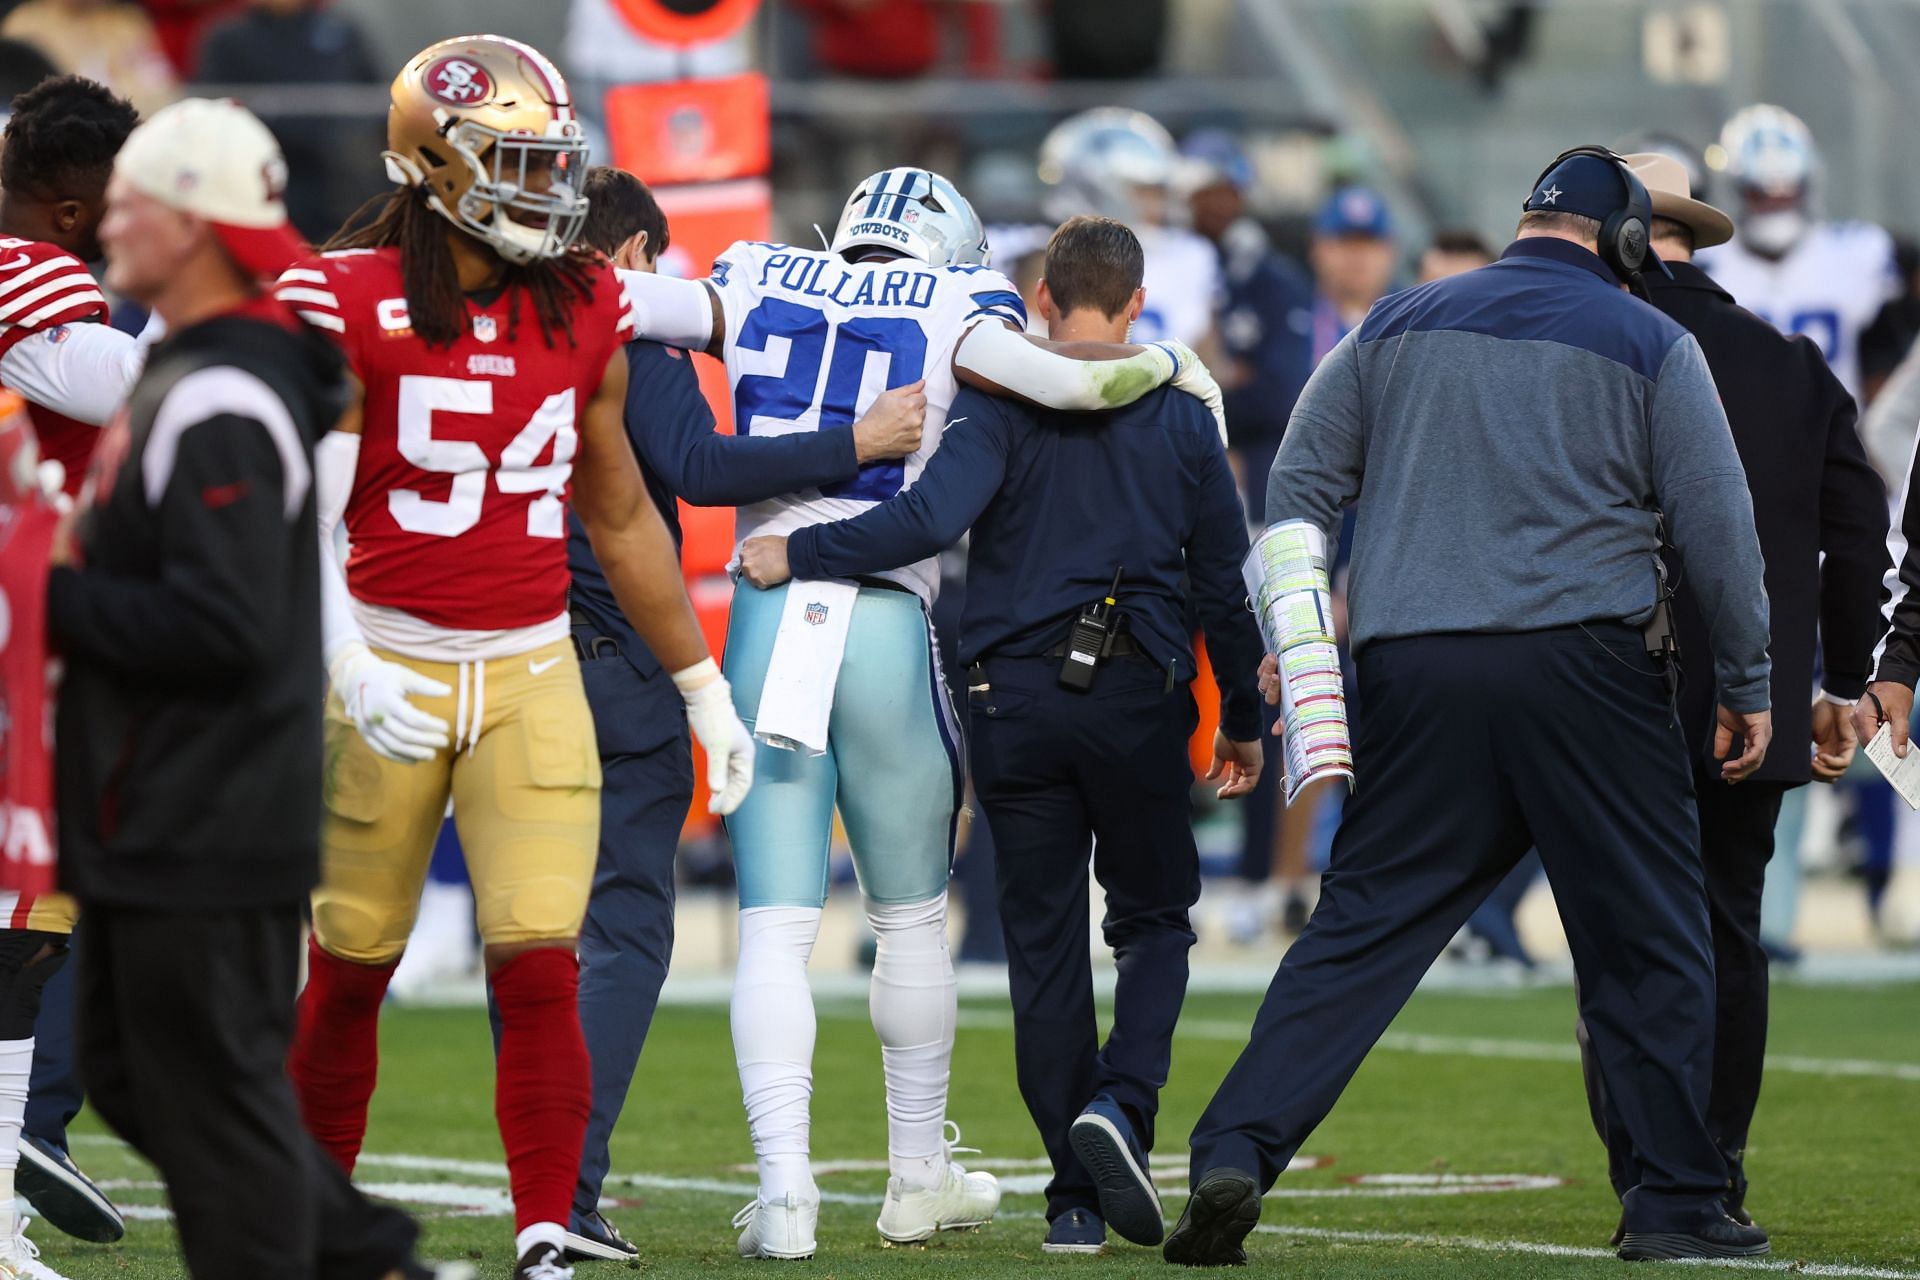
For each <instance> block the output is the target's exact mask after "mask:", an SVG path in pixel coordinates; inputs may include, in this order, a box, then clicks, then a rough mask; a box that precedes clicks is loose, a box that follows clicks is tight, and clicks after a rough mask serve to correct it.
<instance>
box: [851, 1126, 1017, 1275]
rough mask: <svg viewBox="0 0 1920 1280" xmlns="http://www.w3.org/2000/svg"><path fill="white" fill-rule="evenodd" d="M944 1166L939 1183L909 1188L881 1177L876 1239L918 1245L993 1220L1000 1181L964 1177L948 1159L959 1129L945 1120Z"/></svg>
mask: <svg viewBox="0 0 1920 1280" xmlns="http://www.w3.org/2000/svg"><path fill="white" fill-rule="evenodd" d="M947 1128H948V1129H949V1130H950V1131H951V1132H950V1136H949V1138H948V1140H947V1167H946V1171H945V1173H944V1175H943V1176H942V1178H941V1180H940V1185H939V1186H937V1187H932V1188H924V1187H909V1186H908V1185H907V1184H906V1183H904V1182H902V1181H900V1179H898V1178H888V1179H887V1200H886V1203H885V1204H883V1205H881V1206H880V1221H879V1222H877V1223H875V1224H874V1225H875V1226H877V1227H879V1228H880V1235H881V1236H882V1237H883V1238H884V1239H886V1240H887V1241H888V1242H890V1243H892V1244H921V1243H923V1242H925V1241H927V1240H930V1239H932V1238H933V1235H934V1233H935V1232H937V1231H971V1230H973V1229H974V1228H975V1227H984V1226H986V1225H987V1224H988V1223H989V1222H992V1221H993V1213H994V1210H996V1209H998V1208H999V1207H1000V1180H999V1179H998V1178H996V1177H994V1176H993V1175H992V1174H990V1173H969V1172H968V1171H967V1170H966V1169H964V1168H962V1167H961V1166H960V1165H959V1164H958V1163H956V1162H955V1161H954V1159H953V1153H954V1152H955V1151H957V1150H971V1148H966V1147H959V1146H956V1145H955V1144H957V1143H958V1142H959V1141H960V1127H959V1126H958V1125H956V1124H954V1123H953V1121H951V1120H949V1121H947Z"/></svg>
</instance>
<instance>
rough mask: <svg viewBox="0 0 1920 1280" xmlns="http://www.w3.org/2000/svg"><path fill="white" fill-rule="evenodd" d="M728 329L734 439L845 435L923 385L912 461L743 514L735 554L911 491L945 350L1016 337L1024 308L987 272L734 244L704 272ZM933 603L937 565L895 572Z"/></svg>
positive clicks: (949, 394) (946, 364)
mask: <svg viewBox="0 0 1920 1280" xmlns="http://www.w3.org/2000/svg"><path fill="white" fill-rule="evenodd" d="M711 279H712V283H713V285H714V287H715V288H717V289H718V290H719V291H720V297H721V300H722V304H723V308H724V310H725V313H726V321H727V342H726V363H727V378H728V381H729V382H730V383H731V384H732V386H733V412H734V422H735V424H736V425H735V429H736V430H737V431H739V432H740V433H741V434H743V435H788V434H791V433H793V432H796V431H818V430H820V429H822V428H823V427H839V426H847V425H850V424H851V423H853V422H856V421H858V420H859V418H860V415H861V414H863V413H865V412H866V411H867V409H868V407H869V406H871V405H872V404H873V402H874V400H875V398H877V397H878V396H879V395H880V393H881V392H882V391H886V390H889V389H891V388H893V387H902V386H906V385H907V384H909V383H912V382H917V381H919V380H920V379H921V378H923V377H924V378H925V379H926V381H927V386H926V396H927V419H926V428H925V430H924V432H923V434H922V436H921V439H920V447H919V449H917V450H916V451H915V452H914V453H913V454H912V455H911V456H910V457H907V458H896V459H893V460H891V461H883V462H873V463H868V464H867V465H865V466H863V467H861V468H860V471H859V474H858V475H856V476H854V478H853V479H851V480H846V481H842V482H840V483H838V484H833V485H828V486H826V487H825V488H822V489H807V490H802V491H801V492H799V493H792V494H787V495H784V496H782V497H779V498H774V499H771V500H769V501H766V502H756V503H754V504H753V505H751V506H746V507H741V508H740V509H739V511H738V513H737V515H736V518H735V525H734V532H735V535H736V537H737V538H738V539H739V540H740V541H741V542H744V541H746V540H747V539H748V538H751V537H754V536H756V535H759V534H774V535H778V534H786V533H791V532H793V530H795V529H799V528H802V527H804V526H806V525H810V524H822V523H825V522H826V521H829V520H844V519H846V518H847V517H849V516H856V515H859V514H860V513H861V512H862V511H865V510H867V509H868V508H870V507H872V506H874V505H876V504H878V503H881V502H885V501H886V500H887V499H889V498H891V497H893V496H894V495H895V494H897V493H899V492H900V491H901V490H902V489H905V488H907V487H908V486H910V485H912V484H913V482H914V481H915V480H917V479H918V478H919V476H920V472H921V469H922V468H923V467H925V466H926V462H927V459H928V458H929V457H930V456H932V454H933V451H934V450H935V449H937V448H938V447H939V446H940V436H941V433H942V431H943V430H944V429H945V427H946V424H947V410H948V409H949V408H950V407H951V406H952V404H953V397H954V394H955V392H956V391H957V390H958V388H957V387H956V385H955V383H954V377H953V351H954V348H955V347H956V346H957V345H959V342H960V339H961V337H962V336H964V335H965V334H966V332H967V330H969V329H971V328H972V327H973V326H974V325H976V324H979V323H981V322H983V321H985V322H987V323H993V324H997V323H999V322H1001V321H1003V320H1004V321H1006V322H1008V323H1010V324H1012V325H1013V326H1014V327H1016V328H1020V329H1024V328H1026V323H1027V311H1026V307H1025V306H1024V305H1023V304H1022V303H1021V301H1020V293H1019V291H1018V290H1016V289H1015V288H1014V287H1013V284H1012V282H1010V281H1009V280H1008V279H1007V278H1006V277H1005V276H1003V275H1001V274H1000V273H999V272H997V271H993V270H991V269H989V268H986V267H973V266H967V267H930V266H927V265H926V264H925V263H922V262H918V261H915V260H913V259H910V258H895V259H891V260H888V261H885V262H848V261H846V260H845V259H843V258H841V257H839V256H837V255H835V254H831V253H825V252H821V251H818V250H810V249H796V248H793V247H791V246H789V245H779V244H762V243H757V242H749V241H742V242H740V243H738V244H735V245H734V246H732V247H731V248H729V249H728V250H727V251H726V252H725V253H723V254H721V255H720V258H719V259H718V260H717V261H716V262H715V263H714V264H713V275H712V277H711ZM882 576H884V577H887V578H890V579H892V580H894V581H896V582H899V583H901V584H902V585H903V586H906V587H909V588H910V589H912V590H913V591H914V592H916V593H917V594H918V595H919V596H920V597H921V599H923V600H926V601H929V602H931V601H932V599H933V597H934V594H935V592H936V590H937V589H938V586H939V571H938V569H937V567H936V566H935V562H934V561H932V560H923V561H920V562H919V563H917V564H911V565H908V566H906V567H905V568H903V569H896V570H890V571H888V572H887V573H885V574H883V575H882Z"/></svg>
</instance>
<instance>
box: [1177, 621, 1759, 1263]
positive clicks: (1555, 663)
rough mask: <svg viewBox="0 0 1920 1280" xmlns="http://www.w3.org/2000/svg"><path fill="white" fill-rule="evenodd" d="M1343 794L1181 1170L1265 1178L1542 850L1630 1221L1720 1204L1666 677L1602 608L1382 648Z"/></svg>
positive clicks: (1707, 1011) (1699, 890) (1685, 803)
mask: <svg viewBox="0 0 1920 1280" xmlns="http://www.w3.org/2000/svg"><path fill="white" fill-rule="evenodd" d="M1358 678H1359V684H1360V686H1361V687H1362V688H1363V689H1364V690H1365V696H1366V704H1367V714H1366V715H1365V716H1364V717H1362V718H1361V720H1360V721H1359V723H1358V731H1357V734H1356V737H1355V742H1354V764H1355V776H1356V781H1357V784H1358V786H1357V790H1356V792H1355V795H1354V799H1353V801H1352V803H1351V804H1350V805H1349V806H1348V808H1347V811H1346V819H1345V821H1344V822H1343V823H1342V824H1341V827H1340V832H1339V834H1338V836H1337V837H1336V838H1335V840H1334V846H1333V856H1332V859H1331V861H1330V863H1329V866H1328V870H1327V875H1326V876H1325V878H1324V879H1323V880H1322V882H1321V889H1320V902H1319V905H1318V907H1317V908H1316V909H1315V910H1314V913H1313V917H1312V919H1311V920H1310V921H1309V922H1308V924H1307V929H1306V932H1305V933H1303V934H1302V935H1301V936H1300V939H1299V941H1298V942H1296V943H1294V945H1293V948H1292V949H1291V950H1290V951H1288V952H1287V955H1286V958H1285V959H1284V960H1283V961H1282V962H1281V965H1280V969H1279V972H1278V973H1276V974H1275V975H1274V979H1273V983H1272V985H1271V986H1270V987H1269V988H1268V990H1267V996H1266V999H1265V1001H1264V1002H1263V1003H1262V1004H1261V1006H1260V1012H1259V1014H1258V1015H1257V1017H1256V1019H1255V1021H1254V1027H1253V1035H1252V1039H1251V1041H1250V1043H1249V1044H1248V1046H1247V1048H1246V1050H1245V1051H1244V1052H1242V1053H1241V1055H1240V1058H1239V1060H1238V1061H1237V1062H1236V1063H1235V1064H1234V1066H1233V1069H1232V1070H1231V1071H1230V1072H1229V1073H1228V1074H1227V1078H1226V1080H1225V1081H1224V1082H1223V1083H1222V1084H1221V1086H1220V1089H1219V1091H1218V1092H1217V1093H1216V1094H1215V1095H1214V1098H1213V1101H1212V1102H1211V1103H1210V1104H1209V1105H1208V1107H1207V1110H1206V1112H1205V1113H1204V1114H1203V1115H1202V1116H1201V1118H1200V1122H1199V1124H1198V1125H1197V1126H1196V1127H1195V1129H1194V1133H1193V1140H1192V1145H1193V1153H1192V1174H1193V1177H1194V1179H1195V1180H1196V1181H1197V1180H1198V1179H1199V1177H1200V1176H1201V1175H1202V1174H1204V1173H1206V1172H1207V1171H1208V1170H1210V1169H1216V1168H1222V1167H1228V1168H1237V1169H1242V1170H1245V1171H1247V1172H1249V1173H1252V1174H1254V1175H1255V1176H1256V1177H1257V1178H1258V1179H1259V1182H1260V1185H1261V1186H1262V1187H1263V1188H1264V1187H1269V1186H1271V1185H1272V1184H1273V1182H1274V1179H1275V1178H1276V1177H1278V1175H1279V1173H1280V1171H1281V1170H1283V1169H1285V1168H1286V1167H1287V1162H1288V1160H1290V1159H1291V1158H1292V1156H1293V1155H1294V1153H1295V1152H1296V1151H1298V1150H1299V1148H1300V1145H1301V1144H1302V1143H1303V1142H1304V1141H1305V1140H1306V1138H1307V1135H1308V1134H1310V1133H1312V1132H1313V1130H1314V1128H1315V1127H1316V1126H1317V1125H1318V1124H1319V1123H1320V1121H1321V1120H1322V1119H1324V1118H1325V1116H1326V1114H1327V1112H1329V1111H1330V1110H1332V1109H1333V1104H1334V1102H1335V1101H1336V1100H1337V1099H1338V1098H1339V1096H1340V1092H1341V1090H1343V1089H1344V1088H1345V1087H1346V1084H1347V1081H1348V1080H1349V1079H1351V1078H1352V1076H1353V1073H1354V1071H1355V1070H1357V1069H1358V1068H1359V1066H1360V1063H1361V1060H1362V1059H1364V1058H1365V1057H1366V1055H1367V1052H1368V1050H1370V1049H1371V1048H1372V1047H1373V1045H1374V1042H1375V1041H1377V1040H1378V1039H1379V1038H1380V1035H1381V1033H1382V1032H1384V1031H1385V1030H1386V1029H1387V1025H1388V1024H1389V1023H1390V1022H1392V1021H1393V1018H1394V1015H1395V1014H1397V1013H1398V1012H1399V1011H1400V1008H1401V1006H1402V1005H1404V1004H1405V1003H1406V1000H1407V997H1408V996H1409V995H1411V994H1412V992H1413V989H1414V987H1415V985H1416V984H1417V983H1418V982H1419V981H1420V977H1421V975H1422V974H1424V973H1425V972H1426V971H1427V968H1428V967H1429V966H1430V965H1431V964H1432V963H1433V961H1434V959H1435V957H1437V956H1438V955H1439V954H1440V952H1441V950H1442V949H1443V948H1444V947H1445V946H1446V944H1447V942H1448V940H1449V939H1451V938H1452V937H1453V935H1454V934H1455V933H1456V932H1458V931H1459V929H1460V926H1461V925H1462V924H1463V923H1465V921H1466V919H1467V917H1468V916H1469V915H1470V914H1472V912H1473V909H1474V908H1475V907H1477V906H1478V905H1479V904H1480V902H1481V901H1482V900H1483V899H1484V898H1485V897H1486V896H1487V894H1488V893H1489V892H1491V891H1492V890H1493V888H1494V886H1496V885H1497V884H1499V882H1500V881H1501V879H1502V878H1503V877H1505V876H1506V874H1507V873H1508V872H1509V871H1511V870H1512V869H1513V866H1514V864H1515V863H1517V862H1518V861H1519V860H1520V857H1521V855H1522V854H1524V853H1525V852H1526V850H1527V848H1528V846H1529V845H1533V846H1536V847H1537V848H1538V849H1539V851H1540V858H1541V861H1542V862H1543V863H1544V865H1545V867H1546V872H1547V878H1548V880H1549V882H1550V883H1551V884H1552V886H1553V890H1554V895H1555V898H1556V900H1557V902H1558V904H1559V909H1560V915H1561V919H1562V921H1563V923H1564V924H1565V925H1566V929H1567V939H1568V942H1569V943H1570V945H1571V947H1572V950H1573V959H1574V965H1575V968H1576V970H1577V971H1578V973H1579V977H1580V1001H1579V1003H1580V1013H1581V1016H1582V1018H1583V1019H1584V1021H1585V1022H1586V1025H1587V1028H1588V1030H1589V1032H1590V1033H1591V1036H1592V1040H1593V1045H1594V1052H1595V1055H1596V1057H1597V1059H1598V1061H1599V1063H1600V1066H1601V1070H1602V1071H1603V1073H1604V1075H1605V1078H1606V1080H1607V1082H1608V1085H1609V1086H1610V1087H1611V1090H1612V1092H1613V1096H1614V1101H1615V1105H1616V1107H1617V1109H1618V1111H1619V1114H1620V1117H1621V1122H1622V1124H1623V1125H1624V1127H1625V1128H1626V1130H1627V1132H1628V1133H1629V1134H1630V1135H1631V1137H1632V1139H1633V1145H1634V1148H1635V1150H1637V1151H1639V1152H1640V1153H1641V1157H1642V1159H1643V1161H1644V1171H1643V1177H1642V1179H1641V1182H1640V1185H1639V1186H1638V1187H1637V1188H1636V1189H1635V1190H1634V1191H1632V1192H1630V1193H1629V1195H1628V1197H1627V1205H1626V1208H1627V1217H1628V1225H1629V1227H1630V1228H1631V1229H1633V1230H1640V1231H1666V1230H1683V1229H1686V1228H1688V1227H1690V1226H1693V1225H1696V1224H1698V1223H1699V1222H1700V1221H1701V1220H1702V1219H1703V1218H1704V1217H1705V1216H1706V1215H1708V1214H1710V1213H1714V1212H1717V1203H1718V1198H1719V1196H1720V1195H1721V1194H1722V1193H1723V1191H1724V1188H1725V1181H1726V1173H1725V1166H1724V1163H1723V1162H1722V1160H1721V1158H1720V1155H1719V1152H1718V1151H1716V1150H1715V1148H1714V1144H1713V1141H1712V1139H1711V1138H1710V1137H1709V1136H1708V1133H1707V1124H1706V1118H1705V1115H1706V1107H1707V1093H1708V1082H1709V1077H1710V1074H1711V1071H1712V1067H1713V1044H1712V1029H1713V1017H1714V1003H1713V1000H1714V992H1713V955H1712V950H1711V942H1710V937H1709V927H1708V922H1707V903H1706V890H1705V887H1704V885H1703V883H1702V873H1701V864H1700V850H1699V831H1698V827H1697V825H1696V819H1695V813H1694V800H1693V783H1692V772H1691V769H1690V768H1689V766H1688V761H1687V753H1686V748H1685V745H1684V744H1683V742H1682V739H1681V735H1680V730H1679V728H1678V727H1677V725H1676V724H1675V723H1674V721H1673V719H1672V716H1671V713H1670V710H1669V706H1668V698H1667V689H1666V684H1665V681H1664V680H1663V679H1662V678H1661V677H1660V675H1659V674H1658V673H1656V672H1655V671H1654V670H1653V669H1652V667H1651V664H1650V663H1649V662H1648V659H1647V657H1646V654H1645V652H1644V651H1643V649H1642V647H1641V642H1640V638H1639V636H1638V635H1637V634H1636V633H1635V632H1633V631H1632V630H1630V629H1629V628H1626V627H1623V626H1618V625H1609V626H1600V625H1596V626H1592V627H1589V628H1587V629H1585V630H1584V631H1583V630H1582V629H1579V628H1571V629H1565V630H1554V631H1542V632H1531V633H1524V634H1508V635H1432V636H1419V637H1413V638H1409V639H1400V640H1384V641H1376V642H1375V643H1373V644H1371V645H1369V646H1368V647H1367V649H1366V650H1365V651H1364V652H1362V653H1361V654H1360V656H1359V676H1358Z"/></svg>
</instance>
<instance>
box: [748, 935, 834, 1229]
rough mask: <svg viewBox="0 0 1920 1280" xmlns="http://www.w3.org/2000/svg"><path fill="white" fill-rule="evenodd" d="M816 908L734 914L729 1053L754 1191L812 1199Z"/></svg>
mask: <svg viewBox="0 0 1920 1280" xmlns="http://www.w3.org/2000/svg"><path fill="white" fill-rule="evenodd" d="M819 933H820V909H819V908H818V907H749V908H747V909H746V910H744V911H742V912H741V913H740V964H739V968H738V969H736V970H735V972H734V977H733V1056H734V1061H735V1063H736V1064H737V1065H738V1066H739V1068H740V1096H741V1099H742V1101H744V1102H745V1103H746V1106H747V1129H748V1131H749V1132H751V1133H752V1135H753V1154H754V1157H755V1159H756V1160H757V1161H758V1162H759V1166H760V1195H761V1198H762V1199H764V1200H767V1201H768V1202H770V1203H771V1202H778V1201H780V1200H781V1199H783V1198H784V1197H786V1196H787V1195H788V1194H793V1195H797V1196H798V1197H799V1198H801V1199H802V1200H812V1199H815V1198H816V1197H817V1196H818V1195H819V1192H818V1190H817V1189H816V1188H815V1187H814V1184H813V1167H812V1166H811V1165H810V1164H809V1163H808V1161H807V1140H808V1130H809V1127H810V1116H809V1111H808V1108H809V1105H810V1104H811V1102H812V1100H813V1037H814V1020H813V991H812V989H811V988H810V987H808V985H807V961H808V959H809V958H810V957H811V956H812V955H813V940H814V939H815V938H816V937H817V936H819Z"/></svg>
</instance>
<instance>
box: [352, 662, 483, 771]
mask: <svg viewBox="0 0 1920 1280" xmlns="http://www.w3.org/2000/svg"><path fill="white" fill-rule="evenodd" d="M327 677H328V678H329V679H330V680H332V681H333V687H334V690H335V691H336V692H337V693H339V695H340V701H341V703H342V704H343V705H344V706H345V707H346V709H347V718H348V719H350V720H352V721H353V727H354V728H356V729H358V730H359V731H360V736H361V737H362V738H365V739H366V741H367V745H368V746H369V747H372V748H373V750H374V751H375V753H377V754H379V755H383V756H385V757H386V758H387V759H389V760H396V761H398V762H400V763H401V764H417V763H419V762H420V761H422V760H431V759H433V755H434V752H436V751H438V750H440V749H441V748H442V747H444V746H446V745H447V743H448V742H449V741H450V740H451V739H450V738H449V736H448V732H447V722H446V721H445V720H443V719H441V718H440V717H439V716H436V715H434V714H432V713H431V712H428V711H422V710H421V709H420V708H419V707H416V706H414V705H413V703H412V702H410V701H408V695H409V694H420V695H422V696H423V697H428V698H444V697H445V696H446V695H447V694H449V693H451V692H452V690H451V689H450V688H448V686H446V685H445V684H442V683H441V682H440V681H438V680H433V679H430V678H428V677H427V676H423V675H421V674H420V673H419V672H418V671H415V670H414V669H413V668H412V667H408V666H403V665H402V664H400V663H398V662H388V661H386V660H385V659H384V658H380V657H376V656H375V655H374V653H373V651H372V650H371V649H369V648H367V646H366V645H365V644H364V643H363V642H361V641H359V640H353V641H349V642H348V643H347V644H345V645H343V646H341V649H340V652H339V654H338V655H336V656H335V658H334V660H333V665H332V666H331V667H329V668H328V669H327Z"/></svg>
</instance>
